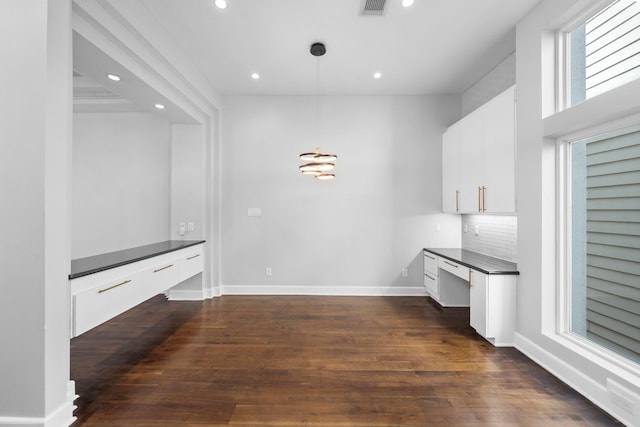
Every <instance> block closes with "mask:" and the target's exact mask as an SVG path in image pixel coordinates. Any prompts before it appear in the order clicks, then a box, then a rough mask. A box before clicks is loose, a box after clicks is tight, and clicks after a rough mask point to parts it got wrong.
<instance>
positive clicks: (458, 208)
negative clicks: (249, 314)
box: [456, 190, 460, 212]
mask: <svg viewBox="0 0 640 427" xmlns="http://www.w3.org/2000/svg"><path fill="white" fill-rule="evenodd" d="M459 200H460V191H458V190H456V212H460V202H459Z"/></svg>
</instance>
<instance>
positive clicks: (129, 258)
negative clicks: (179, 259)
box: [69, 240, 205, 279]
mask: <svg viewBox="0 0 640 427" xmlns="http://www.w3.org/2000/svg"><path fill="white" fill-rule="evenodd" d="M204 242H205V240H167V241H164V242H158V243H152V244H150V245H144V246H138V247H136V248H130V249H124V250H121V251H115V252H109V253H106V254H100V255H94V256H90V257H86V258H78V259H74V260H71V274H69V279H77V278H78V277H82V276H88V275H89V274H93V273H98V272H99V271H104V270H108V269H110V268H116V267H120V266H123V265H126V264H131V263H132V262H136V261H141V260H143V259H147V258H152V257H154V256H157V255H162V254H166V253H169V252H173V251H177V250H180V249H184V248H188V247H189V246H195V245H199V244H200V243H204Z"/></svg>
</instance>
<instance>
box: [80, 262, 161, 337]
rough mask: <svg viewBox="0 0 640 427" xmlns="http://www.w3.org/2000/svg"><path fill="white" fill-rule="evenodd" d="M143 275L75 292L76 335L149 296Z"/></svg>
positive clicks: (125, 277)
mask: <svg viewBox="0 0 640 427" xmlns="http://www.w3.org/2000/svg"><path fill="white" fill-rule="evenodd" d="M149 296H150V295H148V291H146V290H145V283H144V274H141V273H138V274H132V275H130V276H124V277H120V278H118V279H117V280H111V281H108V282H103V283H100V284H99V285H97V286H95V287H93V288H91V289H87V290H85V291H83V292H80V293H78V294H77V295H74V297H73V311H74V315H73V335H74V336H78V335H80V334H82V333H84V332H86V331H88V330H89V329H91V328H94V327H96V326H98V325H99V324H101V323H103V322H106V321H107V320H109V319H111V318H112V317H115V316H117V315H118V314H120V313H122V312H124V311H126V310H129V309H130V308H132V307H134V306H136V305H137V304H140V303H141V302H143V301H145V300H146V299H148V298H149Z"/></svg>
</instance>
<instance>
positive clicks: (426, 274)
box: [424, 273, 436, 281]
mask: <svg viewBox="0 0 640 427" xmlns="http://www.w3.org/2000/svg"><path fill="white" fill-rule="evenodd" d="M424 275H425V276H427V277H428V278H429V279H431V280H433V281H435V280H436V279H434V278H433V277H431V276H429V275H428V274H427V273H424Z"/></svg>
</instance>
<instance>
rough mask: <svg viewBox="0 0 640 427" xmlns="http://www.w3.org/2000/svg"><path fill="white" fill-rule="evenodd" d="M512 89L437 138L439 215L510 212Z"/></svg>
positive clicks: (513, 199) (512, 210) (512, 205)
mask: <svg viewBox="0 0 640 427" xmlns="http://www.w3.org/2000/svg"><path fill="white" fill-rule="evenodd" d="M515 194H516V192H515V87H512V88H510V89H508V90H506V91H505V92H503V93H501V94H500V95H498V96H497V97H495V98H494V99H492V100H491V101H489V102H487V103H486V104H485V105H483V106H481V107H480V108H478V109H477V110H476V111H474V112H472V113H470V114H469V115H467V116H466V117H464V118H463V119H461V120H460V121H458V122H457V123H455V124H454V125H452V126H451V127H449V129H448V130H447V131H446V132H445V133H444V134H443V136H442V210H443V211H444V212H453V213H455V212H459V213H478V212H482V213H515V212H516V197H515Z"/></svg>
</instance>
